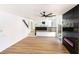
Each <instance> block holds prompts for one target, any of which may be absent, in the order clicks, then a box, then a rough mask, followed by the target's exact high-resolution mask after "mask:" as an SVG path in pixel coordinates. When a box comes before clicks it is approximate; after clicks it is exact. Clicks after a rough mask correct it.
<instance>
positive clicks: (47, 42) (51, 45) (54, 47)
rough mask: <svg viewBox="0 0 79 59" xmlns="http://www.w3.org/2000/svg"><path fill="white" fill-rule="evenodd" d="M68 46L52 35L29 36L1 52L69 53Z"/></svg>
mask: <svg viewBox="0 0 79 59" xmlns="http://www.w3.org/2000/svg"><path fill="white" fill-rule="evenodd" d="M68 53H69V52H68V51H67V50H66V48H65V47H64V46H63V45H62V44H61V43H60V42H59V40H58V39H57V38H52V37H51V38H50V37H28V38H25V39H23V40H22V41H20V42H18V43H16V44H15V45H13V46H11V47H9V48H8V49H6V50H4V51H2V52H1V54H68Z"/></svg>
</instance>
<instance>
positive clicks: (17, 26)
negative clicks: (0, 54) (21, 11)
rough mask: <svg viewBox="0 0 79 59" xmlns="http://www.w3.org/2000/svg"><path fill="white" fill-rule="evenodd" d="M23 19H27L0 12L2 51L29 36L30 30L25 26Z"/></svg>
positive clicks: (0, 42) (0, 43) (0, 47)
mask: <svg viewBox="0 0 79 59" xmlns="http://www.w3.org/2000/svg"><path fill="white" fill-rule="evenodd" d="M22 19H25V18H22V17H19V16H16V15H12V14H9V13H7V12H0V51H3V50H4V49H6V48H8V47H10V46H11V45H13V44H15V43H16V42H18V41H20V40H22V39H23V38H25V37H27V36H28V34H29V32H30V29H28V28H27V27H26V26H25V24H24V23H23V22H22ZM26 20H27V19H26Z"/></svg>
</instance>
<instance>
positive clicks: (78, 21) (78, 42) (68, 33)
mask: <svg viewBox="0 0 79 59" xmlns="http://www.w3.org/2000/svg"><path fill="white" fill-rule="evenodd" d="M63 20H64V21H63V45H64V46H65V47H66V48H67V49H68V51H69V52H70V53H72V54H78V53H79V5H77V6H75V7H74V8H72V9H71V10H69V11H68V12H66V13H65V14H63Z"/></svg>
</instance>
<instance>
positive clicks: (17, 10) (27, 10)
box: [0, 4, 76, 18]
mask: <svg viewBox="0 0 79 59" xmlns="http://www.w3.org/2000/svg"><path fill="white" fill-rule="evenodd" d="M74 6H76V4H3V5H0V11H7V12H9V13H13V14H16V15H18V16H22V17H29V18H34V17H40V16H41V15H40V12H41V11H46V12H47V13H50V12H51V13H54V14H56V15H61V14H63V13H65V12H67V11H68V10H70V9H71V8H73V7H74Z"/></svg>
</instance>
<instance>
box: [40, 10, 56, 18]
mask: <svg viewBox="0 0 79 59" xmlns="http://www.w3.org/2000/svg"><path fill="white" fill-rule="evenodd" d="M40 14H41V15H42V17H53V16H56V15H53V13H49V14H46V12H45V11H43V12H42V13H40Z"/></svg>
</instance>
